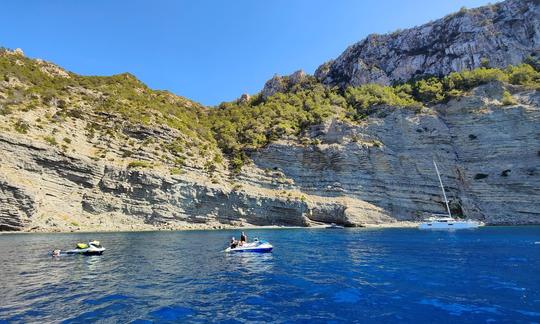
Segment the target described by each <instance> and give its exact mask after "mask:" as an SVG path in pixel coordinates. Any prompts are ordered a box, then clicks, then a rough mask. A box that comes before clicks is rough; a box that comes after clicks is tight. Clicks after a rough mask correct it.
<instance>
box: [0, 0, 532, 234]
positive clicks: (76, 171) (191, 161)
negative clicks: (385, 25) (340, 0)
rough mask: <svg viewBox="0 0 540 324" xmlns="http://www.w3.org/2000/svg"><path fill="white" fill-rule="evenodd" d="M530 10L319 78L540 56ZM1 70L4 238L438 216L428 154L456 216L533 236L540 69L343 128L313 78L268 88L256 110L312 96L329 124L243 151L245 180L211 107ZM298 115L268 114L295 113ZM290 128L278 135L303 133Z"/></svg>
mask: <svg viewBox="0 0 540 324" xmlns="http://www.w3.org/2000/svg"><path fill="white" fill-rule="evenodd" d="M538 8H539V2H538V1H530V0H526V1H516V0H508V1H506V2H502V3H500V4H497V5H493V6H488V7H483V8H479V9H474V10H467V11H464V12H460V13H457V14H454V15H451V16H448V17H446V18H444V19H441V20H438V21H435V22H432V23H429V24H427V25H424V26H421V27H418V28H413V29H410V30H406V31H403V32H399V33H395V34H392V35H386V36H370V37H368V39H366V40H364V41H362V42H360V43H358V44H355V45H353V46H352V47H350V48H349V49H347V51H346V52H345V53H344V54H343V55H342V56H340V57H339V58H338V59H336V60H335V61H333V62H331V63H329V64H326V65H324V66H322V67H321V68H319V70H318V72H317V77H318V78H319V80H320V81H322V82H324V83H326V84H330V85H340V86H349V85H359V84H363V83H366V82H377V83H382V84H388V83H390V82H393V81H399V80H407V79H409V78H411V77H415V76H418V75H425V74H446V73H449V72H452V71H458V70H461V69H469V68H472V67H476V66H478V65H480V64H483V63H482V59H487V60H489V64H490V65H492V66H501V67H503V66H506V65H508V64H515V63H519V62H521V60H523V59H524V58H525V57H526V56H528V55H535V54H537V53H538V46H539V44H540V41H539V24H538V19H539V16H540V13H539V9H538ZM528 68H529V72H530V70H533V71H534V69H533V68H532V67H531V66H528ZM0 71H2V72H3V74H4V75H3V76H1V78H0V80H2V81H1V82H0V231H21V230H22V231H67V230H71V231H75V230H88V231H92V230H142V229H179V228H221V227H228V226H247V225H296V226H311V225H314V224H319V223H338V224H344V225H347V226H369V225H380V224H386V225H387V224H395V223H396V222H409V221H418V220H420V219H422V218H423V217H425V216H427V215H428V214H430V213H442V212H444V211H445V207H444V204H443V200H442V197H441V194H440V188H439V186H438V182H437V178H436V174H435V170H434V168H433V164H432V161H433V160H436V161H437V162H438V164H439V168H440V169H441V173H442V178H443V182H444V184H445V187H446V189H447V194H448V197H449V200H450V205H451V209H452V210H453V212H454V213H455V214H463V215H466V216H467V217H470V218H473V219H478V220H483V221H485V222H486V223H488V224H540V201H539V199H538V193H539V192H540V127H539V125H540V92H539V91H538V89H539V88H538V84H540V75H538V73H537V72H534V73H536V74H534V73H533V72H530V73H528V74H527V73H526V72H523V71H525V70H522V75H520V76H519V77H520V78H525V79H527V80H526V81H527V82H522V83H515V84H519V85H511V84H509V83H508V81H509V78H506V79H504V78H503V79H497V80H502V81H501V82H499V81H493V80H494V79H489V80H491V82H490V83H487V84H484V85H481V86H477V87H475V88H473V89H472V90H471V89H470V88H467V89H465V90H463V91H460V92H459V95H457V96H458V97H456V96H454V97H452V96H448V98H453V99H451V100H450V101H448V102H445V101H442V100H441V101H436V102H443V103H439V104H437V105H434V104H433V103H432V101H429V102H428V103H426V102H423V103H421V102H418V105H412V106H410V107H409V108H400V107H394V106H381V105H379V106H376V105H375V106H371V107H369V109H368V110H369V113H366V114H365V115H363V117H362V118H364V117H365V119H355V121H352V120H351V119H350V118H344V115H345V112H347V111H349V112H350V109H349V108H350V107H349V106H347V105H348V104H347V102H345V99H344V98H343V97H340V96H339V95H338V94H337V93H335V92H334V93H331V92H325V91H326V90H329V88H328V87H324V86H323V85H321V84H320V83H317V82H316V80H314V78H313V76H308V75H305V74H304V73H303V72H301V71H298V72H296V73H294V74H292V75H290V76H286V77H278V76H276V77H274V78H273V79H271V80H270V81H269V82H267V84H266V85H265V88H264V89H263V91H262V92H261V96H260V98H259V97H258V96H257V98H256V100H257V101H259V100H263V101H264V100H266V99H268V98H269V97H271V96H273V95H275V94H276V93H278V92H291V93H292V92H294V91H296V90H297V89H301V90H302V91H303V95H304V96H305V97H307V99H306V101H302V99H301V98H299V97H291V98H289V99H290V100H289V101H286V102H285V103H286V104H287V105H299V106H301V107H302V108H301V109H307V110H314V109H315V110H316V109H317V108H318V107H319V106H320V105H322V104H323V103H321V101H323V99H324V100H326V103H325V105H326V110H321V111H322V112H324V114H323V113H321V114H320V115H321V116H319V117H318V118H320V119H316V120H317V123H319V121H320V120H324V122H322V123H320V124H319V125H312V126H310V127H308V128H307V130H306V129H305V128H302V129H303V130H304V131H302V132H301V133H300V134H295V133H293V132H289V133H279V132H276V133H275V137H273V138H272V139H271V143H269V144H268V145H266V146H264V147H262V148H260V146H250V149H249V150H246V151H242V153H245V152H248V153H249V155H250V161H252V163H249V164H248V165H245V166H244V167H243V168H242V169H241V172H240V173H239V174H235V173H233V172H230V170H229V169H228V168H227V165H232V163H229V162H231V161H228V160H227V159H229V158H230V159H231V160H232V159H235V158H238V157H235V156H232V155H227V154H223V152H225V150H223V151H220V149H219V148H218V146H217V145H218V144H217V143H218V141H217V140H216V138H217V137H218V136H219V134H218V135H216V134H215V133H212V132H211V130H212V128H211V126H208V125H207V124H206V123H204V118H205V117H208V116H210V112H209V110H208V109H206V108H205V107H201V106H200V105H198V104H196V103H194V102H192V101H190V100H187V99H185V98H181V97H177V96H174V95H172V94H169V93H166V92H158V91H153V90H151V89H149V88H147V87H146V86H145V85H144V84H142V83H141V82H140V81H138V80H136V79H135V78H134V77H133V76H131V75H129V74H122V75H117V76H113V77H98V78H86V77H82V76H78V75H76V74H74V73H71V72H67V71H65V70H63V69H61V68H60V67H58V66H56V65H54V64H52V63H48V62H44V61H38V60H31V59H28V58H25V57H24V56H23V53H22V52H21V51H6V50H0ZM499 72H501V73H502V71H499ZM503 81H504V82H503ZM486 82H487V81H486ZM475 84H480V83H475ZM321 89H322V90H321ZM309 91H311V93H313V92H314V91H318V95H317V96H313V98H311V97H310V96H309V94H310V92H309ZM306 93H307V94H306ZM402 95H403V94H402ZM277 97H279V96H277ZM283 97H286V96H283ZM274 98H275V97H274ZM252 100H253V99H252V98H250V97H249V96H247V95H245V96H242V98H240V99H239V100H238V103H240V104H242V106H240V107H236V108H235V109H251V108H254V109H255V108H256V109H261V108H260V106H257V107H253V106H250V102H251V101H252ZM270 100H272V98H270ZM277 105H279V101H276V102H274V103H273V106H272V105H271V106H269V107H268V109H272V108H274V109H275V108H279V107H280V106H277ZM219 109H229V108H227V107H226V105H225V106H224V107H220V108H219ZM301 109H300V110H289V111H287V110H283V111H281V110H279V111H277V110H276V111H274V110H270V111H271V112H272V113H274V115H269V116H271V117H268V118H269V120H271V121H272V122H274V121H275V119H274V118H277V117H279V116H276V115H275V114H283V115H286V114H290V115H291V116H289V117H290V118H300V117H301V116H302V114H301V113H302V110H301ZM347 109H349V110H347ZM253 111H255V112H256V114H260V113H261V110H253ZM291 111H296V112H297V113H298V115H295V114H294V113H291ZM328 111H330V112H331V113H330V114H329V115H326V113H327V112H328ZM235 112H236V114H233V116H232V118H231V119H230V120H226V121H228V122H229V123H228V124H224V125H221V127H225V128H227V129H229V130H230V129H232V130H233V131H237V128H234V126H235V125H234V123H235V122H238V121H239V120H241V119H242V118H243V117H244V116H242V115H241V114H240V113H238V110H236V111H235ZM323 115H324V116H323ZM223 116H225V117H226V115H223ZM272 116H273V117H272ZM299 116H300V117H299ZM366 116H367V117H366ZM225 117H224V118H225ZM251 117H253V115H252V116H251ZM280 121H281V123H282V124H283V125H280V127H281V128H282V129H286V128H290V127H293V126H291V125H295V123H289V124H287V122H290V121H291V120H290V119H289V120H287V119H286V118H282V119H280ZM306 122H307V121H306ZM252 126H253V127H252V128H256V126H258V125H252ZM244 130H247V131H252V130H251V129H249V127H248V128H245V129H244ZM258 131H260V130H258ZM267 131H268V129H262V132H267ZM233 133H234V132H225V133H222V135H223V134H226V135H227V134H228V135H229V136H230V134H233ZM280 134H281V135H280ZM251 135H252V137H253V134H251ZM259 135H260V134H259ZM221 140H226V141H230V143H236V144H238V145H239V142H234V138H232V139H231V138H228V137H226V136H225V138H222V139H221ZM263 143H264V144H266V142H263ZM257 147H258V149H255V148H257Z"/></svg>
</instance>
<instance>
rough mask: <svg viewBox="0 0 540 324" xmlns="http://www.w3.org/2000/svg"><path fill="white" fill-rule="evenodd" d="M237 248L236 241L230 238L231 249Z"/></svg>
mask: <svg viewBox="0 0 540 324" xmlns="http://www.w3.org/2000/svg"><path fill="white" fill-rule="evenodd" d="M237 246H238V241H237V240H235V239H234V237H233V238H231V249H234V248H235V247H237Z"/></svg>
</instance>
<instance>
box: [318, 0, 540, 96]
mask: <svg viewBox="0 0 540 324" xmlns="http://www.w3.org/2000/svg"><path fill="white" fill-rule="evenodd" d="M529 56H533V57H540V1H538V0H507V1H503V2H500V3H497V4H494V5H488V6H484V7H480V8H476V9H462V10H461V11H460V12H458V13H455V14H452V15H449V16H447V17H444V18H442V19H439V20H436V21H433V22H430V23H427V24H425V25H422V26H419V27H415V28H410V29H406V30H401V31H396V32H394V33H392V34H386V35H376V34H373V35H370V36H368V37H367V38H366V39H364V40H362V41H360V42H358V43H356V44H354V45H352V46H350V47H349V48H347V50H346V51H345V52H343V54H341V55H340V56H339V57H338V58H337V59H335V60H333V61H330V62H327V63H325V64H323V65H321V66H320V67H319V68H318V69H317V71H316V73H315V76H316V77H317V78H318V79H319V80H320V81H321V82H323V83H325V84H329V85H338V86H341V87H347V86H358V85H361V84H366V83H379V84H385V85H388V84H391V83H393V82H399V81H402V82H403V81H408V80H409V79H411V78H414V77H421V76H425V75H437V76H440V75H447V74H449V73H450V72H454V71H461V70H467V69H473V68H476V67H479V66H481V65H483V64H484V65H489V66H491V67H506V66H508V65H510V64H518V63H521V62H522V61H523V60H524V59H526V58H527V57H529Z"/></svg>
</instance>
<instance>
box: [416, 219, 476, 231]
mask: <svg viewBox="0 0 540 324" xmlns="http://www.w3.org/2000/svg"><path fill="white" fill-rule="evenodd" d="M480 226H482V224H481V223H479V222H471V221H468V222H465V221H454V222H425V223H421V224H420V225H419V226H418V228H419V229H422V230H456V229H475V228H478V227H480Z"/></svg>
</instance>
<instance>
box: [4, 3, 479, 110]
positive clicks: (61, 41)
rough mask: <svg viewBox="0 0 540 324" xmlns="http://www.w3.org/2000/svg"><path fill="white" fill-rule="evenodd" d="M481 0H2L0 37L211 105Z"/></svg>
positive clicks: (74, 66) (86, 70) (84, 68)
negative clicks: (361, 42) (366, 39)
mask: <svg viewBox="0 0 540 324" xmlns="http://www.w3.org/2000/svg"><path fill="white" fill-rule="evenodd" d="M488 2H489V1H484V0H437V1H434V0H407V1H403V0H333V1H332V0H228V1H226V0H214V1H210V0H208V1H205V0H190V1H185V0H151V1H150V0H148V1H141V0H87V1H83V0H41V1H37V0H3V1H2V10H1V11H0V46H4V47H8V48H17V47H20V48H22V49H23V50H24V52H25V53H26V55H27V56H30V57H35V58H43V59H45V60H49V61H52V62H55V63H57V64H59V65H60V66H63V67H65V68H67V69H68V70H71V71H73V72H76V73H79V74H84V75H111V74H117V73H122V72H131V73H133V74H135V75H136V76H137V77H138V78H139V79H141V80H142V81H143V82H145V83H146V84H148V85H149V86H150V87H152V88H156V89H166V90H170V91H172V92H174V93H176V94H179V95H182V96H185V97H188V98H191V99H194V100H196V101H199V102H201V103H203V104H207V105H213V104H217V103H219V102H221V101H228V100H232V99H234V98H237V97H239V96H240V95H241V94H242V93H256V92H258V91H259V90H260V89H261V88H262V86H263V85H264V82H265V81H266V80H268V79H269V78H271V77H272V76H273V75H274V74H276V73H277V74H289V73H292V72H294V71H295V70H298V69H303V70H305V71H306V72H308V73H313V72H314V70H315V69H316V68H317V66H319V65H320V64H321V63H323V62H325V61H327V60H329V59H331V58H335V57H337V56H338V55H339V54H340V53H341V52H342V51H343V50H345V48H346V47H347V46H349V45H351V44H353V43H354V42H356V41H359V40H361V39H362V38H364V37H365V36H367V35H368V34H370V33H386V32H391V31H393V30H395V29H398V28H407V27H412V26H415V25H420V24H423V23H425V22H428V21H429V20H433V19H437V18H440V17H442V16H444V15H446V14H449V13H451V12H454V11H457V10H459V8H461V7H462V6H466V7H468V8H472V7H477V6H480V5H484V4H487V3H488Z"/></svg>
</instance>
